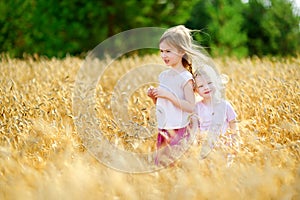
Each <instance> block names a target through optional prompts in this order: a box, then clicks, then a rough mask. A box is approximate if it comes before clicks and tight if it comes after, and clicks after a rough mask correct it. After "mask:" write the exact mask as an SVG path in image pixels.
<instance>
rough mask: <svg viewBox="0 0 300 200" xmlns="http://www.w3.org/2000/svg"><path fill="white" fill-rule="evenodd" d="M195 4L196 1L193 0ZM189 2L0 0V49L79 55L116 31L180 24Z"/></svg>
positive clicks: (17, 51)
mask: <svg viewBox="0 0 300 200" xmlns="http://www.w3.org/2000/svg"><path fill="white" fill-rule="evenodd" d="M194 2H195V0H194ZM192 3H193V1H190V2H186V1H181V0H173V1H167V0H165V1H164V0H160V1H157V0H139V1H136V0H126V1H122V0H102V1H99V0H89V1H81V0H60V1H59V0H38V1H37V0H23V1H20V0H15V1H8V2H7V1H4V0H0V12H1V17H0V32H1V37H0V43H1V44H2V45H1V47H0V48H1V49H0V51H1V52H9V53H10V55H11V56H18V57H19V56H22V54H23V52H25V53H28V54H34V53H38V54H43V55H46V56H50V57H52V56H57V57H63V56H65V55H66V53H70V54H73V55H74V54H80V53H81V52H85V51H88V50H90V49H92V48H94V47H95V46H96V45H97V44H98V43H100V42H101V41H103V40H105V39H106V38H107V37H109V36H112V35H114V34H116V33H119V32H121V31H125V30H128V29H131V28H137V27H145V26H159V27H168V26H170V25H175V24H183V23H184V22H185V21H186V20H187V18H188V17H189V12H190V10H191V9H192V5H193V4H192Z"/></svg>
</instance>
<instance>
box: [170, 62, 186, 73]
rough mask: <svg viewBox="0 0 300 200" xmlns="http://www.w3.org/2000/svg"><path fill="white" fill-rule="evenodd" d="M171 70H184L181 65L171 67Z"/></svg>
mask: <svg viewBox="0 0 300 200" xmlns="http://www.w3.org/2000/svg"><path fill="white" fill-rule="evenodd" d="M172 69H174V70H175V71H178V72H183V71H184V70H186V69H185V68H184V66H183V65H182V64H178V65H175V66H172Z"/></svg>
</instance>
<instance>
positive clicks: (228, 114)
mask: <svg viewBox="0 0 300 200" xmlns="http://www.w3.org/2000/svg"><path fill="white" fill-rule="evenodd" d="M236 117H237V114H236V112H235V111H234V109H233V107H232V105H231V104H230V103H229V102H228V101H226V121H227V122H230V121H232V120H234V119H235V118H236Z"/></svg>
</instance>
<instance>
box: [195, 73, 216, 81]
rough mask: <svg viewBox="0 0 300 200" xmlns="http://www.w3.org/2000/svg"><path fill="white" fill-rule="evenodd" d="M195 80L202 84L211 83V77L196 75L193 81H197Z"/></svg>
mask: <svg viewBox="0 0 300 200" xmlns="http://www.w3.org/2000/svg"><path fill="white" fill-rule="evenodd" d="M197 79H198V80H199V81H202V82H208V81H212V79H211V77H210V76H208V75H207V74H197V75H196V77H195V80H196V81H197Z"/></svg>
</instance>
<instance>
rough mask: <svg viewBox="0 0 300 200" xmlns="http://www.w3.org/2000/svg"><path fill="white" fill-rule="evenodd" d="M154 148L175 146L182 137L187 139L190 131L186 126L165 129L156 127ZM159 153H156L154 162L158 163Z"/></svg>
mask: <svg viewBox="0 0 300 200" xmlns="http://www.w3.org/2000/svg"><path fill="white" fill-rule="evenodd" d="M158 131H159V132H158V135H157V142H156V148H157V150H159V149H161V148H163V147H165V146H168V145H169V146H175V145H179V144H180V142H181V141H182V139H189V137H190V133H189V131H188V129H187V127H183V128H179V129H173V130H166V129H158ZM159 157H160V156H159V155H158V154H157V155H156V157H155V164H156V165H158V164H159Z"/></svg>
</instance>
